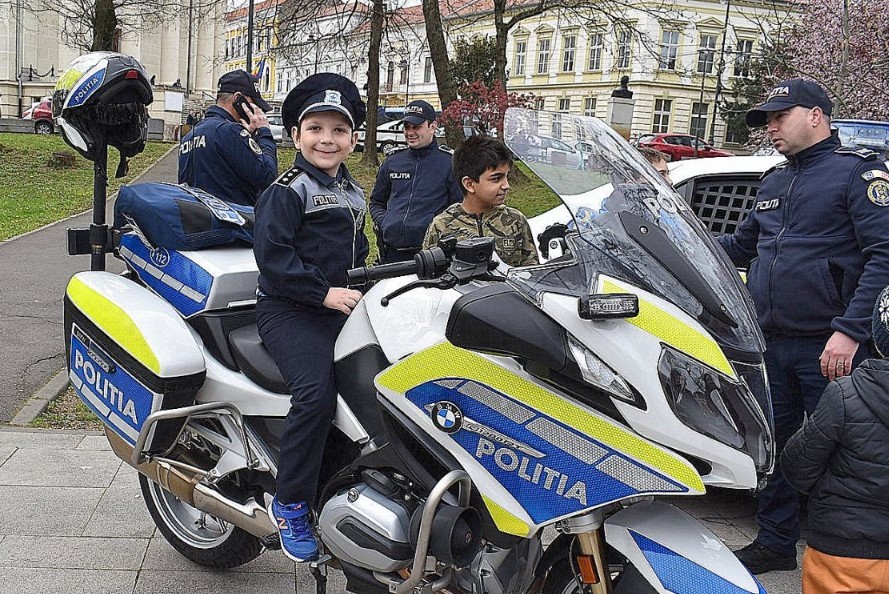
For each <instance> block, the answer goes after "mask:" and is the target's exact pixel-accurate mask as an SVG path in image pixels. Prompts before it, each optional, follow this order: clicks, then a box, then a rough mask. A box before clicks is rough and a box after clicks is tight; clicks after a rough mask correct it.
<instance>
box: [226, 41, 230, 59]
mask: <svg viewBox="0 0 889 594" xmlns="http://www.w3.org/2000/svg"><path fill="white" fill-rule="evenodd" d="M229 45H231V44H230V43H229V40H228V39H226V40H225V59H226V60H228V55H229V54H228V46H229Z"/></svg>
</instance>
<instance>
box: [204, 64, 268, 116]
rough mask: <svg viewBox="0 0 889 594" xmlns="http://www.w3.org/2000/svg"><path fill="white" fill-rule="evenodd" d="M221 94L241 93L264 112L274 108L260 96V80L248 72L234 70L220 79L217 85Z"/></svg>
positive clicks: (217, 89)
mask: <svg viewBox="0 0 889 594" xmlns="http://www.w3.org/2000/svg"><path fill="white" fill-rule="evenodd" d="M216 91H217V92H219V93H241V94H242V95H245V96H247V97H250V99H252V100H253V103H255V104H256V105H258V106H259V108H260V109H261V110H263V111H271V110H272V106H271V105H269V104H268V103H266V101H265V99H263V98H262V95H260V94H259V79H258V78H256V77H255V76H253V75H252V74H250V73H249V72H247V71H246V70H232V71H231V72H226V73H225V74H223V75H222V76H220V77H219V82H218V83H217V84H216Z"/></svg>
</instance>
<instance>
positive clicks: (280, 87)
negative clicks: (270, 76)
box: [275, 70, 284, 93]
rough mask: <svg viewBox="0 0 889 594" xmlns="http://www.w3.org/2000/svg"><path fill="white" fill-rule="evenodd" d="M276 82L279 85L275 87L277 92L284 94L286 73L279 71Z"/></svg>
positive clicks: (276, 73) (276, 74)
mask: <svg viewBox="0 0 889 594" xmlns="http://www.w3.org/2000/svg"><path fill="white" fill-rule="evenodd" d="M275 81H276V82H277V85H275V92H276V93H283V92H284V71H283V70H278V71H276V72H275Z"/></svg>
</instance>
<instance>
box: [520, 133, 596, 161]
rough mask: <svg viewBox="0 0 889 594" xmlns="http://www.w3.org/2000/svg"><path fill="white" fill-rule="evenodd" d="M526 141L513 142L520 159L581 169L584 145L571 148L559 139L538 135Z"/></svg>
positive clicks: (533, 135)
mask: <svg viewBox="0 0 889 594" xmlns="http://www.w3.org/2000/svg"><path fill="white" fill-rule="evenodd" d="M526 140H527V143H516V142H513V145H514V146H513V148H514V150H516V152H517V153H518V156H519V158H521V159H525V160H530V161H537V162H540V163H551V164H553V165H558V166H566V167H570V168H572V169H580V168H581V167H580V164H581V161H582V159H583V147H582V146H581V144H582V143H577V144H576V145H575V146H571V145H570V144H568V143H567V142H563V141H561V140H559V139H558V138H552V137H550V136H538V135H536V134H532V135H530V136H528V137H527V139H526ZM587 152H589V151H587Z"/></svg>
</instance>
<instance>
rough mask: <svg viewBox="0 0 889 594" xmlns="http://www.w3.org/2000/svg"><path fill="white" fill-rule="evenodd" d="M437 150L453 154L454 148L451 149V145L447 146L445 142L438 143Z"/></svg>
mask: <svg viewBox="0 0 889 594" xmlns="http://www.w3.org/2000/svg"><path fill="white" fill-rule="evenodd" d="M438 150H440V151H442V152H444V153H447V154H449V155H453V154H454V149H452V148H451V147H449V146H448V145H446V144H440V145H438Z"/></svg>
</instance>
